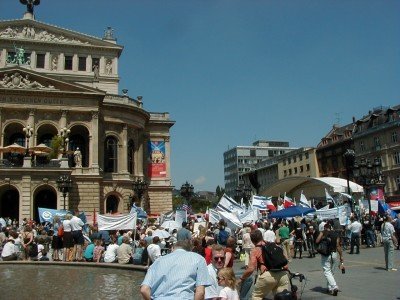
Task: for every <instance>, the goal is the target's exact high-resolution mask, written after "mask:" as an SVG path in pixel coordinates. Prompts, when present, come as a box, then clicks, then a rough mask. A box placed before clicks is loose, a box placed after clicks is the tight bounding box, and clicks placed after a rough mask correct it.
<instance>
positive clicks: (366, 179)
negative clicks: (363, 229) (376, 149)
mask: <svg viewBox="0 0 400 300" xmlns="http://www.w3.org/2000/svg"><path fill="white" fill-rule="evenodd" d="M353 174H354V178H355V179H356V180H357V182H359V183H361V184H362V185H363V186H364V187H365V189H366V192H365V193H364V194H366V196H367V200H368V208H369V221H370V222H371V195H370V192H371V189H372V188H373V187H377V188H381V189H383V188H384V186H385V183H384V182H383V176H382V163H381V160H380V159H379V158H375V159H374V162H373V163H371V162H370V160H366V159H365V158H361V160H360V162H359V163H357V162H356V163H355V164H354V167H353Z"/></svg>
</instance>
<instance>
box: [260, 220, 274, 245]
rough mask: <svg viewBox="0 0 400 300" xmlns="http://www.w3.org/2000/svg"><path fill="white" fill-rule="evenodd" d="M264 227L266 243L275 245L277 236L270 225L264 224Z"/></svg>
mask: <svg viewBox="0 0 400 300" xmlns="http://www.w3.org/2000/svg"><path fill="white" fill-rule="evenodd" d="M264 226H265V228H266V231H265V232H264V233H263V239H264V241H265V242H269V243H275V240H276V235H275V232H273V231H272V230H271V229H270V224H269V223H268V222H264Z"/></svg>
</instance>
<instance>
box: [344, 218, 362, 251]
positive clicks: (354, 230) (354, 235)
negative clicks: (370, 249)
mask: <svg viewBox="0 0 400 300" xmlns="http://www.w3.org/2000/svg"><path fill="white" fill-rule="evenodd" d="M347 229H349V230H350V231H351V240H350V253H349V254H353V253H354V252H353V250H354V246H356V250H357V252H356V254H360V236H361V229H362V225H361V223H360V222H358V220H357V217H356V216H354V217H352V218H351V224H349V225H348V226H347Z"/></svg>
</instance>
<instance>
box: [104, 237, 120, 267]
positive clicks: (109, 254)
mask: <svg viewBox="0 0 400 300" xmlns="http://www.w3.org/2000/svg"><path fill="white" fill-rule="evenodd" d="M118 248H119V246H118V245H117V244H116V243H115V237H114V236H113V237H111V243H110V244H109V245H108V246H107V249H106V252H105V253H104V262H105V263H113V262H117V255H118V254H117V253H118V252H117V251H118Z"/></svg>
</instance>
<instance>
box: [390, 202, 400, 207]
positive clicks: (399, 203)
mask: <svg viewBox="0 0 400 300" xmlns="http://www.w3.org/2000/svg"><path fill="white" fill-rule="evenodd" d="M387 205H389V207H397V206H400V201H396V202H387Z"/></svg>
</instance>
